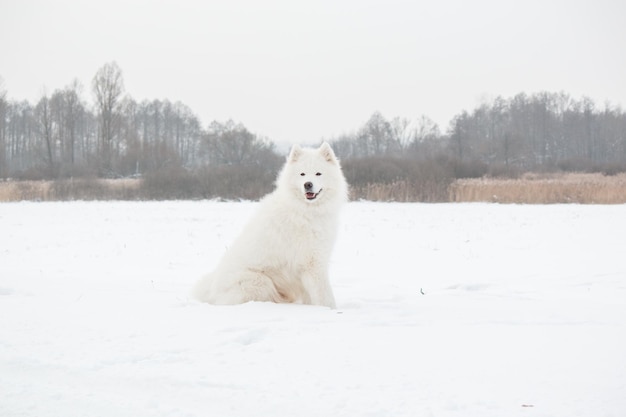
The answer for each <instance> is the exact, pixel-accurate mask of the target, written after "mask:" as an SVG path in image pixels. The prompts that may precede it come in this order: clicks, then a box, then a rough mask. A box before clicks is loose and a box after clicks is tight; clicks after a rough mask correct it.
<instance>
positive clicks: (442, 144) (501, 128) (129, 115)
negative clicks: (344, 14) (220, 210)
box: [0, 62, 626, 200]
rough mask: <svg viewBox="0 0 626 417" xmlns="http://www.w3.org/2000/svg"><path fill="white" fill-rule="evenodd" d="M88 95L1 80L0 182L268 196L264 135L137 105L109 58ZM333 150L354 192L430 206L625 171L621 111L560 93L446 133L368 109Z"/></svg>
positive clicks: (505, 106) (270, 161) (489, 111)
mask: <svg viewBox="0 0 626 417" xmlns="http://www.w3.org/2000/svg"><path fill="white" fill-rule="evenodd" d="M90 91H91V97H92V101H91V102H87V101H86V100H85V98H84V95H85V91H84V87H83V86H82V84H81V83H80V82H79V81H77V80H75V81H73V82H72V83H70V84H69V85H68V86H66V87H65V88H62V89H57V90H55V91H54V92H52V94H47V93H43V94H42V96H41V98H40V99H39V101H38V102H37V103H36V104H31V103H29V102H28V101H15V100H9V99H7V91H6V89H5V88H4V87H3V85H2V83H1V82H0V178H3V179H9V178H12V179H62V178H128V177H142V178H144V179H145V180H146V181H148V180H150V181H151V184H152V186H153V187H154V189H155V190H157V189H158V187H162V188H163V189H167V188H168V187H169V188H172V189H176V190H178V191H177V192H179V193H180V192H182V191H180V190H189V191H187V192H185V193H183V195H179V196H178V197H185V196H191V197H211V196H216V195H218V196H228V197H233V196H235V197H236V196H245V197H246V198H256V197H258V196H259V195H262V194H263V193H265V192H267V191H268V190H269V189H271V186H272V182H273V177H274V176H275V174H276V172H277V170H278V169H279V168H280V165H281V163H282V161H283V157H282V156H281V155H279V154H278V152H277V151H276V147H275V145H274V143H273V142H272V141H271V140H270V139H268V138H264V137H260V136H258V135H256V134H254V133H252V132H250V131H249V130H248V129H247V128H246V127H245V126H244V125H242V124H240V123H235V122H233V121H227V122H224V123H221V122H217V121H214V122H212V123H210V124H209V125H208V126H207V127H206V128H205V127H203V126H202V124H201V122H200V120H199V118H198V117H197V116H196V115H195V114H194V112H193V111H192V110H191V109H190V108H189V107H188V106H186V105H185V104H183V103H180V102H176V103H172V102H170V101H169V100H151V101H149V100H145V101H142V102H137V101H135V100H134V99H133V98H132V97H130V96H129V95H128V94H126V92H125V88H124V81H123V76H122V71H121V69H120V68H119V67H118V66H117V64H115V63H114V62H113V63H108V64H105V65H104V66H103V67H102V68H100V69H99V70H98V71H97V73H96V74H95V76H94V78H93V79H92V80H91V84H90ZM330 142H331V143H332V145H333V147H334V149H335V152H336V153H337V154H338V156H339V157H340V158H341V159H342V161H343V165H344V170H345V173H346V176H347V178H348V181H349V182H350V183H351V185H352V186H353V188H354V189H355V190H356V193H357V196H358V193H359V192H361V193H364V192H366V191H364V190H370V191H371V190H372V187H373V186H374V185H381V184H382V185H385V186H388V187H390V186H395V187H399V189H401V190H403V191H402V192H404V193H406V192H414V193H419V192H423V191H424V190H434V191H432V192H431V197H425V196H421V197H419V196H416V197H415V198H416V199H420V200H437V199H439V198H440V196H441V195H443V193H445V188H446V187H447V185H449V183H450V182H451V181H452V180H453V179H455V178H464V177H479V176H483V175H493V176H515V175H519V174H520V173H522V172H527V171H554V170H565V171H601V172H605V173H607V174H610V173H616V172H621V171H626V113H624V111H622V109H621V108H620V107H617V106H612V105H610V104H605V105H604V106H603V107H600V106H597V105H596V103H594V102H593V101H592V100H591V99H589V98H582V99H575V98H572V97H571V96H569V95H568V94H566V93H549V92H541V93H537V94H532V95H527V94H524V93H521V94H518V95H516V96H514V97H512V98H502V97H497V98H495V99H493V100H491V101H489V102H485V103H483V104H481V105H479V106H477V107H476V108H475V109H474V110H472V111H466V110H464V111H462V112H460V113H459V114H458V115H456V116H455V117H454V118H453V119H452V120H451V122H450V124H449V126H448V127H447V129H446V130H445V131H444V132H442V131H441V130H440V128H439V126H438V125H437V124H436V123H434V122H433V121H432V120H431V119H429V118H428V117H426V116H421V117H419V118H416V119H404V118H397V117H396V118H393V119H387V118H385V117H384V116H383V115H382V114H381V113H379V112H375V113H374V114H373V115H372V116H371V117H370V118H369V119H368V120H367V121H366V122H365V123H364V125H363V126H361V127H360V128H358V129H356V130H355V131H354V132H352V133H348V134H343V135H341V136H338V137H335V138H332V139H331V140H330ZM243 182H246V184H243ZM251 190H254V191H251ZM359 190H360V191H359ZM411 190H412V191H411ZM257 194H258V195H257ZM164 197H167V196H164Z"/></svg>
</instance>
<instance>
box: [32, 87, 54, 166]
mask: <svg viewBox="0 0 626 417" xmlns="http://www.w3.org/2000/svg"><path fill="white" fill-rule="evenodd" d="M50 113H51V112H50V99H49V98H48V95H47V93H44V94H43V96H42V97H41V99H39V102H38V103H37V106H36V107H35V118H36V120H37V127H38V130H39V134H40V137H41V139H42V140H43V142H44V145H45V147H46V160H47V164H48V169H49V175H52V174H53V170H54V159H53V146H54V144H53V139H52V129H53V126H52V116H51V114H50Z"/></svg>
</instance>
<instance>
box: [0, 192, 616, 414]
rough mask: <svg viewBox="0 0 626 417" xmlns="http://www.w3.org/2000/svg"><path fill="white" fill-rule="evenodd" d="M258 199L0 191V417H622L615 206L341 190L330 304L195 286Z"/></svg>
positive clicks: (230, 239)
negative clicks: (64, 198) (25, 195)
mask: <svg viewBox="0 0 626 417" xmlns="http://www.w3.org/2000/svg"><path fill="white" fill-rule="evenodd" d="M255 206H256V204H255V203H220V202H210V201H204V202H158V203H157V202H73V203H15V204H1V205H0V416H11V417H13V416H38V417H39V416H59V415H63V416H67V417H71V416H77V417H78V416H81V417H86V416H116V417H117V416H176V417H180V416H251V415H254V416H295V415H297V416H321V415H325V416H346V417H347V416H416V415H419V416H444V417H445V416H463V417H468V416H469V417H472V416H476V417H479V416H480V417H484V416H494V417H495V416H533V417H534V416H588V417H597V416H614V417H618V416H622V415H626V395H624V393H626V355H625V354H624V352H626V302H625V301H624V300H626V281H625V280H626V262H624V260H623V259H624V258H623V256H624V255H623V253H624V250H625V249H626V233H625V232H626V206H579V205H553V206H516V205H490V204H434V205H427V204H391V203H388V204H382V203H366V202H355V203H350V204H349V205H348V206H347V207H346V209H345V211H344V213H343V221H342V226H341V231H340V236H339V240H338V242H337V247H336V250H335V252H334V256H333V263H332V265H331V282H332V284H333V288H334V291H335V297H336V299H337V304H338V309H337V310H329V309H326V308H322V307H315V306H300V305H274V304H266V303H249V304H245V305H240V306H229V307H217V306H211V305H206V304H200V303H196V302H195V301H193V300H190V299H189V297H188V292H189V290H190V288H191V286H192V284H193V283H194V282H195V281H196V279H198V278H199V276H201V275H203V274H204V273H206V272H208V271H209V270H210V269H211V268H212V267H213V266H214V265H215V264H216V262H217V261H218V259H219V257H220V256H221V255H222V254H223V253H224V250H225V249H226V247H227V246H228V244H229V242H230V241H232V239H233V238H234V237H235V236H236V234H237V233H238V231H239V230H240V229H241V228H242V227H243V223H244V222H245V219H246V218H247V217H248V216H250V214H251V213H252V211H253V210H254V209H255Z"/></svg>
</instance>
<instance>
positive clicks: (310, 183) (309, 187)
mask: <svg viewBox="0 0 626 417" xmlns="http://www.w3.org/2000/svg"><path fill="white" fill-rule="evenodd" d="M311 188H313V183H312V182H311V181H308V182H305V183H304V189H305V190H310V189H311Z"/></svg>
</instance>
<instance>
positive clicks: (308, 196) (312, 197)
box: [304, 190, 322, 200]
mask: <svg viewBox="0 0 626 417" xmlns="http://www.w3.org/2000/svg"><path fill="white" fill-rule="evenodd" d="M321 192H322V190H319V191H318V192H316V193H314V192H311V191H308V192H306V193H304V195H305V197H306V199H307V200H315V199H316V198H317V196H318V195H320V193H321Z"/></svg>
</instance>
